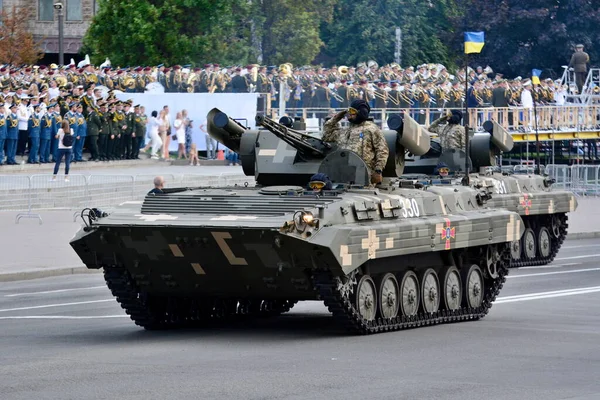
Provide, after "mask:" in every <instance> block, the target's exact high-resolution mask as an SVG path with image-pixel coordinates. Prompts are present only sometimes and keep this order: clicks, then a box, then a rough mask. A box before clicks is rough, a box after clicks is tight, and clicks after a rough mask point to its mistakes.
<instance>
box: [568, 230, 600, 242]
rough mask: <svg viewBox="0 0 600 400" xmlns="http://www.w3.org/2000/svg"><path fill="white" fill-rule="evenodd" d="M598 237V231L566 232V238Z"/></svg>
mask: <svg viewBox="0 0 600 400" xmlns="http://www.w3.org/2000/svg"><path fill="white" fill-rule="evenodd" d="M596 238H600V232H598V231H596V232H575V233H567V239H575V240H577V239H596Z"/></svg>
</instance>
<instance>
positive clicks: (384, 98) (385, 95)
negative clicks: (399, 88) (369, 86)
mask: <svg viewBox="0 0 600 400" xmlns="http://www.w3.org/2000/svg"><path fill="white" fill-rule="evenodd" d="M373 95H374V96H375V97H376V98H378V99H381V100H383V101H385V102H387V100H388V97H389V96H388V94H387V92H386V91H385V90H384V91H383V94H382V93H379V92H378V91H377V90H374V91H373ZM392 102H393V101H392Z"/></svg>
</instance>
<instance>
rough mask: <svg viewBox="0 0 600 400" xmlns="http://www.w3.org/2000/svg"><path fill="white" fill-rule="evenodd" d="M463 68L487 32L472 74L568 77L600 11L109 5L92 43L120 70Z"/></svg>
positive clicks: (516, 1)
mask: <svg viewBox="0 0 600 400" xmlns="http://www.w3.org/2000/svg"><path fill="white" fill-rule="evenodd" d="M396 27H400V28H401V29H402V57H401V64H402V65H403V66H407V65H417V64H421V63H438V62H439V63H443V64H445V65H446V66H448V67H449V68H450V69H451V70H452V69H453V68H452V67H453V65H462V64H463V62H464V54H463V32H464V31H476V30H483V31H485V35H486V45H485V47H484V49H483V52H482V53H481V54H479V55H474V56H471V57H470V58H471V60H472V64H475V63H477V64H481V65H485V64H489V65H491V66H492V67H493V68H494V70H496V71H498V72H502V73H505V74H507V75H508V76H514V75H517V74H520V75H528V74H529V72H530V71H531V69H532V68H540V69H544V70H546V71H545V73H544V75H546V76H547V75H549V74H550V72H549V71H548V70H553V71H554V75H555V76H558V75H560V74H561V73H562V68H561V65H564V64H567V63H568V61H569V57H570V55H571V53H572V50H573V46H574V45H575V44H576V43H578V42H581V43H583V44H584V45H585V46H586V51H588V52H589V53H590V56H591V59H592V63H594V62H595V60H598V58H599V57H600V51H598V50H596V49H595V48H594V47H593V45H594V44H595V43H600V2H598V1H590V0H560V1H558V0H528V1H523V0H487V1H481V0H304V1H296V0H219V1H215V0H127V1H122V0H104V1H102V2H101V3H100V10H99V12H98V14H97V15H96V16H95V18H94V20H93V22H92V25H91V27H90V29H89V31H88V33H87V35H86V37H85V39H84V52H88V53H89V54H90V55H91V56H92V60H93V62H94V63H100V62H102V61H104V58H105V57H106V56H108V57H109V58H110V59H111V61H112V63H113V65H121V66H125V65H154V64H158V63H167V64H171V65H173V64H184V63H191V64H196V65H197V64H203V63H206V62H217V63H220V64H228V65H233V64H239V65H244V64H246V63H254V62H257V61H259V60H260V58H259V56H260V55H262V56H263V58H262V60H260V62H261V63H262V64H269V65H280V64H282V63H285V62H291V63H292V64H293V65H294V66H298V65H304V64H309V63H313V62H319V63H324V64H326V65H331V64H337V65H342V64H345V65H355V64H356V63H358V62H361V61H362V62H366V61H367V60H376V61H377V62H378V63H379V64H380V65H383V64H386V63H390V62H393V61H394V58H395V57H394V51H395V28H396Z"/></svg>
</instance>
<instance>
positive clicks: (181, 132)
mask: <svg viewBox="0 0 600 400" xmlns="http://www.w3.org/2000/svg"><path fill="white" fill-rule="evenodd" d="M173 127H174V128H175V137H176V140H177V158H178V159H187V155H186V154H185V124H184V123H183V115H182V114H181V111H180V112H178V113H177V115H176V116H175V123H174V124H173Z"/></svg>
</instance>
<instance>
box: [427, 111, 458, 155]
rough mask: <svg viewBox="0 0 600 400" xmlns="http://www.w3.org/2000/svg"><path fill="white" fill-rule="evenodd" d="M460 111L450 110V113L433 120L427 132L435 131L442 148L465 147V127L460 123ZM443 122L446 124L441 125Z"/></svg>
mask: <svg viewBox="0 0 600 400" xmlns="http://www.w3.org/2000/svg"><path fill="white" fill-rule="evenodd" d="M461 120H462V113H461V112H460V111H458V110H452V111H451V112H450V113H448V114H446V115H444V116H443V117H441V118H438V119H436V120H435V121H433V123H432V124H431V126H430V127H429V128H428V129H429V132H432V133H437V134H438V137H439V138H440V144H441V145H442V149H460V150H464V149H465V127H464V126H462V125H461V124H460V121H461ZM444 122H447V124H444V125H442V124H443V123H444Z"/></svg>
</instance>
